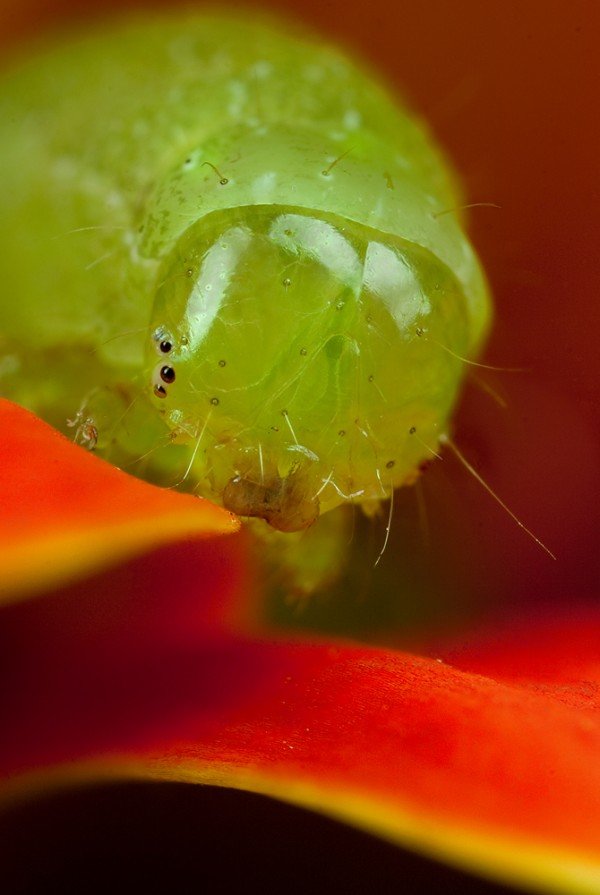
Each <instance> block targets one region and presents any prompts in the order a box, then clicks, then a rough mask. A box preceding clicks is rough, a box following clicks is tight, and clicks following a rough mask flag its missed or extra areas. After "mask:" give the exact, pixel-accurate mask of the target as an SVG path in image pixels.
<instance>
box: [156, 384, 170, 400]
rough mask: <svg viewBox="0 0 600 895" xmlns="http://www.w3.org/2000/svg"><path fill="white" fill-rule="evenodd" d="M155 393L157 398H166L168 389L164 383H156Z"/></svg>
mask: <svg viewBox="0 0 600 895" xmlns="http://www.w3.org/2000/svg"><path fill="white" fill-rule="evenodd" d="M154 394H155V395H156V397H157V398H166V397H167V390H166V388H165V387H164V385H155V386H154Z"/></svg>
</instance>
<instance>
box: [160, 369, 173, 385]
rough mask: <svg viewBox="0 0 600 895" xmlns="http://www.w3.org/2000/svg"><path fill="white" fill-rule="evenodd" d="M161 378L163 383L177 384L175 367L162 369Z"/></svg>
mask: <svg viewBox="0 0 600 895" xmlns="http://www.w3.org/2000/svg"><path fill="white" fill-rule="evenodd" d="M160 378H161V379H162V381H163V382H166V383H169V384H170V383H171V382H175V370H174V369H173V367H168V366H165V367H161V369H160Z"/></svg>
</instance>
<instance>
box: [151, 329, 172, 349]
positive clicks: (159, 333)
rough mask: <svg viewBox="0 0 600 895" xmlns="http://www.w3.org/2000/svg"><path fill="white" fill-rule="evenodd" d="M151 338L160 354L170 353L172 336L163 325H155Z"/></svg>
mask: <svg viewBox="0 0 600 895" xmlns="http://www.w3.org/2000/svg"><path fill="white" fill-rule="evenodd" d="M152 338H153V340H154V344H155V346H156V350H157V351H158V352H159V353H160V354H170V353H171V351H172V350H173V337H172V336H171V333H170V332H169V331H168V330H167V329H166V328H165V327H163V326H159V327H157V328H156V329H155V330H154V332H153V333H152Z"/></svg>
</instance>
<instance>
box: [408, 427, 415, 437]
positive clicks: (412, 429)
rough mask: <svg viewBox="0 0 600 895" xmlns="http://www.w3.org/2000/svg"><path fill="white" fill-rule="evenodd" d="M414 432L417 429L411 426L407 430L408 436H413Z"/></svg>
mask: <svg viewBox="0 0 600 895" xmlns="http://www.w3.org/2000/svg"><path fill="white" fill-rule="evenodd" d="M416 431H417V427H416V426H411V427H410V429H409V430H408V434H409V435H414V434H415V432H416Z"/></svg>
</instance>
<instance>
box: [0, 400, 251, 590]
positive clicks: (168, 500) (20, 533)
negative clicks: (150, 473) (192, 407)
mask: <svg viewBox="0 0 600 895" xmlns="http://www.w3.org/2000/svg"><path fill="white" fill-rule="evenodd" d="M0 433H1V437H0V469H1V470H2V490H1V492H0V602H1V601H3V600H11V599H13V598H14V597H15V596H17V595H18V594H22V593H24V592H26V591H30V590H34V589H47V588H49V587H51V586H53V585H54V584H56V583H60V582H63V581H66V580H69V579H71V578H73V577H76V576H78V575H81V574H82V573H84V572H88V571H89V570H90V569H96V568H99V567H102V566H105V565H109V564H112V563H115V562H118V561H119V560H122V559H123V558H124V557H127V556H131V555H132V554H135V553H139V552H142V551H144V550H147V549H149V548H151V547H154V546H156V545H158V544H163V543H168V542H169V541H173V540H177V539H180V538H182V537H185V536H186V535H194V536H196V537H216V536H219V535H223V534H228V533H232V532H235V531H237V529H238V528H239V523H238V521H237V520H236V519H235V518H234V517H233V516H232V515H231V514H230V513H227V512H225V511H224V510H221V509H219V508H218V507H215V506H213V505H212V504H210V503H209V502H208V501H205V500H201V499H198V498H195V497H191V496H188V495H181V494H176V493H174V492H172V491H167V490H161V489H159V488H154V487H152V486H150V485H148V484H146V483H144V482H141V481H139V480H138V479H134V478H132V477H131V476H128V475H125V474H124V473H123V472H121V471H120V470H118V469H115V467H113V466H110V465H109V464H108V463H105V462H103V461H101V460H98V459H97V458H96V457H94V456H93V455H92V454H90V453H89V452H87V451H85V450H83V449H82V448H79V447H76V446H75V445H73V444H71V442H69V441H68V440H67V439H66V438H64V437H63V436H62V435H60V434H59V433H58V432H56V431H55V430H54V429H51V428H50V427H49V426H47V425H46V424H45V423H43V422H41V420H39V419H37V418H36V417H35V416H33V415H32V414H31V413H29V412H27V411H26V410H23V409H22V408H20V407H17V406H16V405H14V404H11V403H9V402H8V401H5V400H2V399H0Z"/></svg>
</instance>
